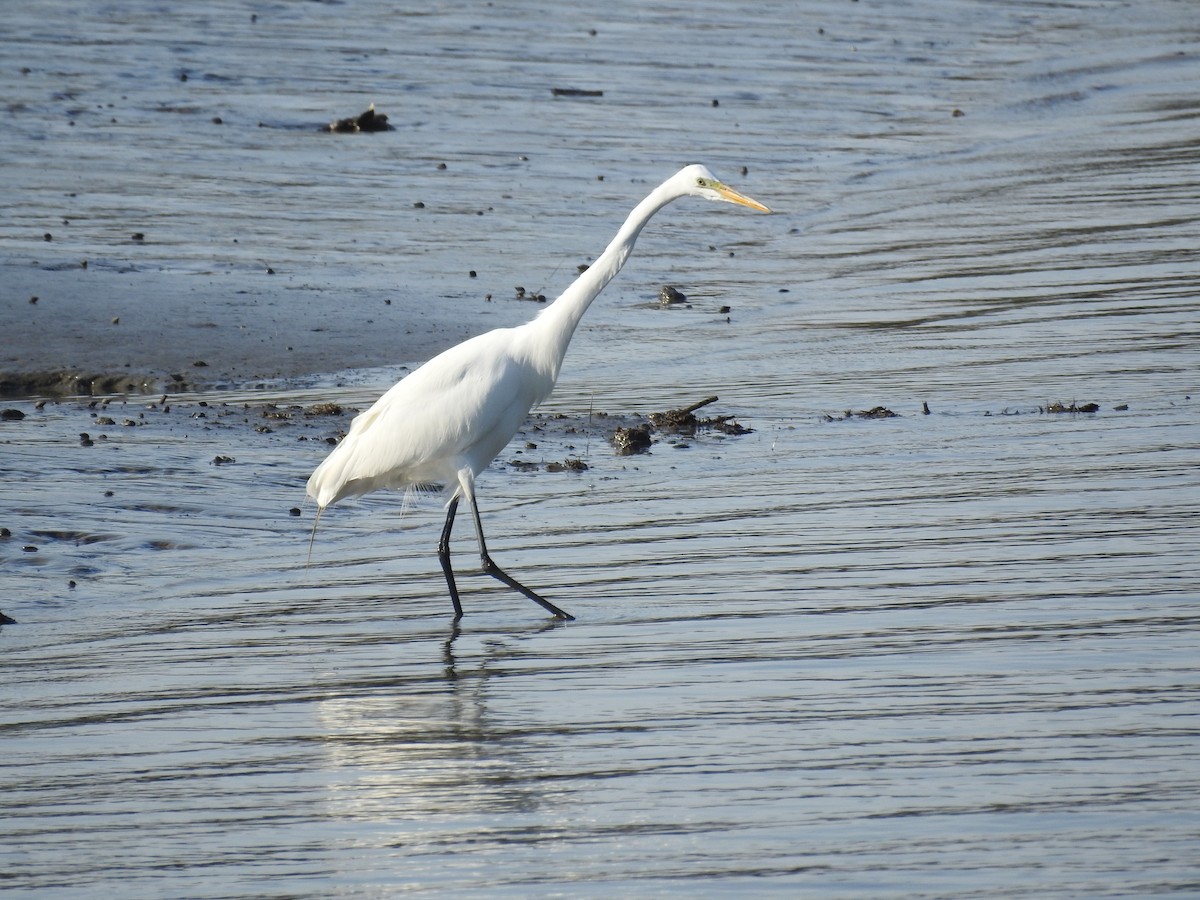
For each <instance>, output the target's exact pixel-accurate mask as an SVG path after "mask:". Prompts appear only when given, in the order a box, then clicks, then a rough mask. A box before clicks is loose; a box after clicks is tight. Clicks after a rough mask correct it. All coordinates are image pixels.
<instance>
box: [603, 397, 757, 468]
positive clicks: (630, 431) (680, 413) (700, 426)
mask: <svg viewBox="0 0 1200 900" xmlns="http://www.w3.org/2000/svg"><path fill="white" fill-rule="evenodd" d="M717 399H718V398H717V397H706V398H705V399H703V400H701V401H699V402H698V403H693V404H691V405H690V406H684V407H681V408H679V409H669V410H667V411H666V412H659V413H651V414H650V416H649V419H650V421H649V424H646V423H639V424H637V425H630V426H622V427H619V428H617V429H616V430H615V431H614V432H613V434H612V436H611V437H610V438H609V440H610V441H611V442H612V445H613V447H614V448H615V449H616V451H617V455H618V456H632V455H634V454H636V453H649V452H650V446H651V444H652V443H653V438H652V436H651V426H653V428H654V429H655V430H657V431H661V432H667V433H670V434H681V435H688V436H694V435H695V434H696V433H697V432H698V431H715V432H717V433H719V434H728V435H740V434H750V433H751V432H752V431H753V430H754V429H752V428H747V427H745V426H744V425H742V424H741V423H740V422H738V421H737V420H736V419H735V418H734V417H733V416H731V415H730V416H713V417H711V418H701V417H699V416H697V415H696V410H698V409H702V408H703V407H705V406H708V405H709V404H711V403H716V402H717Z"/></svg>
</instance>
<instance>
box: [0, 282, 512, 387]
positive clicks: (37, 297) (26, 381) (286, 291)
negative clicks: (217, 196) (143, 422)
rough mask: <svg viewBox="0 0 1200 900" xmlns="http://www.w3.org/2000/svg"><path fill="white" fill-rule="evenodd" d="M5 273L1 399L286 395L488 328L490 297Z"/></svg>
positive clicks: (423, 353) (432, 350) (407, 360)
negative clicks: (480, 312)
mask: <svg viewBox="0 0 1200 900" xmlns="http://www.w3.org/2000/svg"><path fill="white" fill-rule="evenodd" d="M0 279H2V280H3V283H4V284H5V285H6V289H5V291H4V300H3V302H2V303H0V334H3V335H4V340H3V342H0V395H2V396H9V397H37V396H70V395H97V396H99V395H106V394H119V393H157V392H162V391H170V392H172V393H178V392H181V391H195V390H210V389H230V388H252V387H258V386H262V387H272V388H279V387H284V388H286V387H288V386H291V385H294V384H296V383H297V382H298V381H300V380H304V379H311V378H314V377H317V376H322V375H330V374H334V373H338V372H342V371H345V370H350V369H364V368H375V367H381V366H413V365H416V364H418V363H420V362H422V361H423V360H425V359H427V358H429V357H430V356H433V355H434V354H436V353H438V352H440V351H441V350H443V349H445V348H446V347H449V346H451V345H453V344H455V343H457V342H459V341H461V340H463V339H464V338H466V337H469V336H470V335H471V334H474V333H476V332H477V331H478V330H480V328H481V326H480V325H479V323H478V317H477V315H476V314H473V310H474V309H475V308H476V307H478V306H480V305H483V304H484V303H486V301H485V300H483V299H482V298H473V297H463V298H433V299H419V300H418V299H413V298H411V297H410V298H406V297H405V296H404V295H403V294H402V293H399V292H394V291H387V290H384V289H379V288H373V289H361V288H356V287H353V286H345V285H332V284H320V283H317V282H314V281H312V280H308V279H306V278H305V277H304V274H303V273H300V274H298V275H281V274H270V273H267V272H266V270H264V271H263V272H261V273H258V272H254V273H238V274H230V275H192V274H182V273H171V272H155V271H138V270H137V269H134V268H132V267H131V266H122V265H119V264H108V265H105V264H95V263H93V264H91V265H89V266H87V267H84V266H82V265H63V264H59V263H45V262H31V263H26V264H23V265H22V264H17V263H7V264H0ZM493 308H494V307H493ZM522 313H524V314H525V315H528V314H529V311H528V310H513V311H512V316H513V317H514V318H517V317H520V315H521V314H522ZM488 327H490V326H488Z"/></svg>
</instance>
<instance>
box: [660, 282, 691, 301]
mask: <svg viewBox="0 0 1200 900" xmlns="http://www.w3.org/2000/svg"><path fill="white" fill-rule="evenodd" d="M658 303H659V306H673V305H674V304H676V303H687V294H685V293H684V292H683V291H681V290H679V289H678V288H676V287H672V286H671V285H669V284H664V285H663V286H662V287H661V288H659V290H658Z"/></svg>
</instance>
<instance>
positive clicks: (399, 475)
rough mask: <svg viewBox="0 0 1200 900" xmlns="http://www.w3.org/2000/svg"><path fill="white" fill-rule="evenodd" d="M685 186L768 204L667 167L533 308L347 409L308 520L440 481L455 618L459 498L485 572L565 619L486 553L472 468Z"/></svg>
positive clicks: (511, 428)
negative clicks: (595, 253)
mask: <svg viewBox="0 0 1200 900" xmlns="http://www.w3.org/2000/svg"><path fill="white" fill-rule="evenodd" d="M689 195H690V196H697V197H704V198H706V199H709V200H724V201H727V202H731V203H738V204H741V205H743V206H748V207H751V208H752V209H758V210H762V211H764V212H768V211H769V210H768V209H767V207H765V206H763V205H762V204H761V203H759V202H757V201H756V200H751V199H750V198H748V197H745V196H743V195H742V194H739V193H738V192H737V191H734V190H733V189H731V188H729V187H727V186H726V185H724V184H722V183H721V182H720V181H719V180H718V179H717V178H716V177H715V176H714V175H713V174H712V173H711V172H709V171H708V169H706V168H705V167H704V166H698V165H695V166H687V167H686V168H684V169H682V170H680V171H679V172H677V173H676V174H675V175H674V176H672V177H671V178H669V179H668V180H667V181H665V182H663V183H662V184H661V185H659V186H658V187H657V188H655V189H654V190H653V191H652V192H651V193H650V195H649V196H648V197H646V199H645V200H643V201H642V202H641V203H639V204H638V205H637V207H635V208H634V210H633V212H631V213H630V214H629V217H628V218H627V219H626V220H625V224H624V225H622V226H621V229H620V230H619V231H618V232H617V235H616V237H615V238H613V240H612V242H611V243H609V245H608V247H607V248H605V250H604V252H603V253H602V254H601V255H600V257H599V258H598V259H597V260H596V262H595V263H594V264H593V265H592V266H590V267H589V268H588V269H587V270H586V271H585V272H584V273H583V274H582V275H580V276H579V278H577V279H576V280H575V282H574V283H573V284H572V285H571V286H570V287H568V288H567V289H566V290H565V291H563V293H562V294H561V295H559V297H558V298H557V299H556V300H555V301H554V302H553V303H551V304H550V305H549V306H547V307H546V308H545V309H544V310H542V312H541V313H540V314H539V315H538V316H537V318H535V319H533V320H532V321H530V322H527V323H525V324H524V325H519V326H517V327H516V328H499V329H496V330H495V331H489V332H487V333H486V334H481V335H478V336H477V337H473V338H470V339H469V340H466V341H463V342H462V343H461V344H458V345H456V346H454V347H451V348H450V349H449V350H446V351H444V352H443V353H440V354H438V355H437V356H435V357H434V358H433V359H431V360H429V361H428V362H427V363H425V364H424V365H422V366H421V367H420V368H418V369H417V370H416V371H414V372H413V373H412V374H410V375H408V376H407V377H405V378H404V379H402V380H401V381H399V382H397V383H396V384H395V385H393V386H392V388H391V389H390V390H389V391H388V392H387V393H385V394H384V395H383V396H382V397H380V398H379V399H378V400H377V401H376V402H375V403H374V405H372V406H371V408H370V409H368V410H367V411H366V412H363V413H360V414H359V415H358V416H356V417H355V419H354V421H353V422H352V423H351V425H350V431H349V433H348V434H347V435H346V437H345V438H344V439H343V440H342V442H341V443H340V444H338V446H337V447H336V448H335V449H334V450H333V452H332V453H330V454H329V456H328V457H326V459H325V461H324V462H322V463H321V465H319V466H318V467H317V469H316V471H314V472H313V473H312V476H311V477H310V478H309V479H308V495H309V496H310V497H312V498H313V499H314V500H316V502H317V518H318V519H319V518H320V515H321V513H322V512H323V511H324V510H325V508H326V507H327V506H330V505H331V504H334V503H337V502H338V501H339V500H342V499H344V498H346V497H357V496H360V495H362V494H365V493H368V492H370V491H375V490H379V489H381V488H407V487H410V486H413V485H421V484H429V483H440V484H445V485H447V486H449V487H450V488H451V489H452V491H451V495H450V500H449V503H448V505H447V512H446V524H445V526H444V528H443V530H442V539H441V542H440V543H439V545H438V557H439V559H440V560H441V564H442V570H443V572H444V573H445V576H446V584H447V586H448V587H449V589H450V599H451V601H452V602H453V604H454V612H455V618H456V619H457V618H459V617H461V616H462V605H461V603H460V601H459V596H458V588H457V586H456V584H455V581H454V573H453V570H452V568H451V566H450V549H449V541H450V532H451V529H452V527H453V523H454V516H455V512H456V511H457V508H458V503H459V500H460V499H461V498H466V500H467V502H468V503H469V504H470V505H471V511H472V513H473V516H474V519H475V530H476V536H477V537H478V540H479V551H480V558H481V561H482V564H483V569H484V571H485V572H487V573H488V574H490V575H493V576H494V577H496V578H498V579H500V580H501V581H503V582H504V583H505V584H507V585H509V586H510V587H512V588H514V589H516V590H518V591H520V592H521V593H523V594H524V595H525V596H527V597H529V598H530V599H531V600H533V601H535V602H536V603H538V604H540V605H541V606H542V607H544V608H545V609H547V610H548V611H550V612H551V613H553V614H554V615H555V616H557V617H559V618H562V619H569V618H572V617H571V616H569V615H567V614H566V613H565V612H563V611H562V610H561V609H559V608H558V607H557V606H554V605H553V604H552V603H550V602H548V601H547V600H545V599H543V598H542V597H541V596H539V595H538V594H536V593H535V592H533V591H531V590H530V589H529V588H527V587H525V586H524V585H522V584H521V583H520V582H518V581H517V580H516V579H514V578H512V577H511V576H509V575H507V574H506V573H505V572H504V571H503V570H501V569H500V568H499V566H497V565H496V564H495V563H494V562H492V560H491V557H490V556H489V555H488V552H487V547H486V544H485V542H484V538H483V526H482V524H481V522H480V519H479V507H478V504H477V503H476V500H475V478H476V476H478V475H479V473H480V472H482V471H483V470H484V469H486V468H487V466H488V465H489V464H490V463H491V461H492V460H493V459H495V458H496V456H497V454H499V453H500V451H501V450H503V449H504V447H505V445H506V444H507V443H508V442H509V441H510V440H511V439H512V437H513V435H514V434H516V432H517V429H518V428H520V427H521V423H522V422H523V421H524V420H525V417H526V416H527V415H528V414H529V411H530V410H531V409H532V408H533V407H534V406H536V405H537V404H539V403H541V402H542V401H543V400H545V399H546V398H547V397H548V396H550V392H551V391H552V390H553V389H554V384H555V382H556V381H557V380H558V373H559V369H560V368H561V367H562V361H563V357H564V356H565V355H566V352H567V346H568V345H569V344H570V341H571V336H572V335H573V334H574V333H575V327H576V326H577V325H578V324H579V320H580V319H581V318H582V316H583V314H584V312H586V311H587V308H588V306H589V305H590V304H591V302H592V300H594V299H595V298H596V296H597V295H598V294H599V293H600V291H602V290H603V289H604V286H605V285H607V284H608V283H609V282H610V281H611V280H612V279H613V277H614V276H615V275H616V274H617V272H619V271H620V269H621V266H623V265H624V263H625V260H626V259H628V257H629V254H630V252H631V251H632V250H633V245H634V243H635V242H636V241H637V237H638V234H640V233H641V230H642V228H643V226H645V224H646V222H647V221H649V219H650V217H651V216H653V215H654V214H655V213H656V212H658V210H660V209H662V207H663V206H665V205H666V204H668V203H670V202H671V201H672V200H675V199H677V198H679V197H684V196H689ZM315 527H316V526H315V523H314V529H315Z"/></svg>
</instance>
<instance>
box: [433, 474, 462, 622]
mask: <svg viewBox="0 0 1200 900" xmlns="http://www.w3.org/2000/svg"><path fill="white" fill-rule="evenodd" d="M456 512H458V498H457V497H454V498H452V499H451V500H450V505H449V506H448V507H447V508H446V525H445V527H443V528H442V539H441V540H440V541H438V561H439V562H441V564H442V571H443V572H444V573H445V574H446V587H448V588H450V602H451V603H453V604H454V621H456V622H457V621H458V620H459V619H461V618H462V604H461V603H459V602H458V585H456V584H455V583H454V569H452V568H451V567H450V530H451V529H452V528H454V514H455V513H456Z"/></svg>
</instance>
